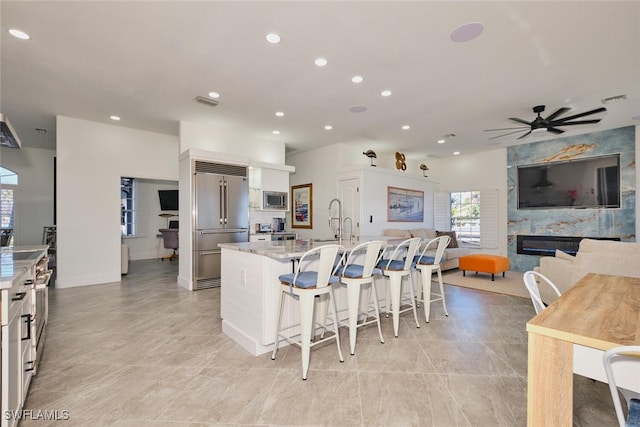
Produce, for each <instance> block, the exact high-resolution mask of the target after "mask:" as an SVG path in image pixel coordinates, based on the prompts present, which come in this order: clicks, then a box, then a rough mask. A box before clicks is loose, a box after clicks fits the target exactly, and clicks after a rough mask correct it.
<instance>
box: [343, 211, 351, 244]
mask: <svg viewBox="0 0 640 427" xmlns="http://www.w3.org/2000/svg"><path fill="white" fill-rule="evenodd" d="M347 220H349V235H348V236H349V243H351V242H352V241H353V220H352V219H351V217H348V216H347V217H345V218H344V221H343V222H342V227H343V229H344V228H345V227H346V223H347Z"/></svg>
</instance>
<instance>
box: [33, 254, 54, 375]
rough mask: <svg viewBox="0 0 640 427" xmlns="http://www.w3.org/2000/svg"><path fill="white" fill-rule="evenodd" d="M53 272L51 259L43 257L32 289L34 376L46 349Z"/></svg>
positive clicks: (36, 267) (39, 262) (38, 264)
mask: <svg viewBox="0 0 640 427" xmlns="http://www.w3.org/2000/svg"><path fill="white" fill-rule="evenodd" d="M52 273H53V270H49V258H48V257H46V256H45V257H43V258H42V259H41V260H40V261H38V263H37V264H36V266H35V281H34V284H33V288H32V304H33V309H32V322H31V346H32V351H33V355H34V363H33V374H34V375H35V374H36V373H37V370H38V363H39V361H40V357H41V354H42V350H43V347H44V340H45V337H46V324H47V320H48V318H49V281H50V279H51V274H52Z"/></svg>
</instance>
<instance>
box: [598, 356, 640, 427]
mask: <svg viewBox="0 0 640 427" xmlns="http://www.w3.org/2000/svg"><path fill="white" fill-rule="evenodd" d="M602 361H603V363H604V371H605V373H606V374H607V381H608V382H609V390H610V391H611V398H612V399H613V406H614V408H615V409H616V416H617V417H618V423H619V424H620V427H631V426H633V427H637V426H640V394H639V393H636V392H633V391H630V390H626V389H623V388H618V387H617V386H616V380H615V373H614V370H615V366H616V364H620V365H622V364H627V365H631V369H630V370H631V371H633V374H632V375H635V378H636V379H637V382H638V383H639V384H640V346H638V345H635V346H620V347H614V348H612V349H609V350H607V351H605V352H604V355H603V356H602ZM627 375H628V372H627ZM618 392H620V393H622V395H623V396H624V398H625V400H626V401H627V417H626V421H625V415H624V412H623V410H622V404H621V402H620V394H619V393H618Z"/></svg>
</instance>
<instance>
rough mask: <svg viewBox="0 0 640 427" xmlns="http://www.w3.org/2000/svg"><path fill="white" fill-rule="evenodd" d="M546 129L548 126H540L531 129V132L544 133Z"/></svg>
mask: <svg viewBox="0 0 640 427" xmlns="http://www.w3.org/2000/svg"><path fill="white" fill-rule="evenodd" d="M546 131H547V128H545V127H539V128H535V129H531V133H532V134H534V135H542V134H543V133H545V132H546Z"/></svg>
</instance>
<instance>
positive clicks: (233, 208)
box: [224, 176, 249, 229]
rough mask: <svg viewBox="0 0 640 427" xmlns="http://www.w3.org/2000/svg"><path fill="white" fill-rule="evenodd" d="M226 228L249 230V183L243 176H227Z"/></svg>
mask: <svg viewBox="0 0 640 427" xmlns="http://www.w3.org/2000/svg"><path fill="white" fill-rule="evenodd" d="M225 182H226V186H225V196H226V199H225V202H224V203H225V206H224V213H225V216H224V217H226V224H225V228H229V229H248V228H249V183H248V181H247V178H245V177H243V176H225Z"/></svg>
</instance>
